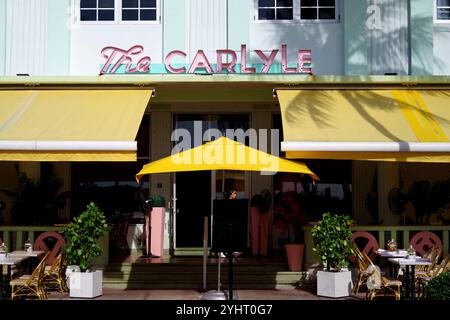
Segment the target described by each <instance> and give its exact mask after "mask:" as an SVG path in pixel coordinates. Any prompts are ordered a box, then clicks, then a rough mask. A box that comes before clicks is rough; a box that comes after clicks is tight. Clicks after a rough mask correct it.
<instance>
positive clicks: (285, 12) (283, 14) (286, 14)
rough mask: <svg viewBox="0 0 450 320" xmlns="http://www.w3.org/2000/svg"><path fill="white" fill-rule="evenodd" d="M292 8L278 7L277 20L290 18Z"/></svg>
mask: <svg viewBox="0 0 450 320" xmlns="http://www.w3.org/2000/svg"><path fill="white" fill-rule="evenodd" d="M292 19H293V17H292V9H278V10H277V20H292Z"/></svg>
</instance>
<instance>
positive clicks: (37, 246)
mask: <svg viewBox="0 0 450 320" xmlns="http://www.w3.org/2000/svg"><path fill="white" fill-rule="evenodd" d="M49 238H54V239H56V243H55V245H54V246H53V248H52V249H50V248H49V247H48V246H47V243H45V241H46V240H47V239H49ZM65 245H66V240H64V237H63V236H62V235H60V234H59V233H58V232H54V231H46V232H43V233H41V234H40V235H39V236H38V237H37V238H36V242H35V243H34V250H38V251H40V250H42V251H50V255H49V257H48V260H47V262H48V264H53V262H54V261H55V259H56V256H57V255H58V254H59V252H60V250H61V247H62V246H65Z"/></svg>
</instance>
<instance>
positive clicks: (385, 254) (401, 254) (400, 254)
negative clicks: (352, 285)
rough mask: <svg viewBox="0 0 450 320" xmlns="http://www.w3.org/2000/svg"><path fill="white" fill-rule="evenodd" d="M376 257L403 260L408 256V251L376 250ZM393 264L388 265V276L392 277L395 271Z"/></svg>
mask: <svg viewBox="0 0 450 320" xmlns="http://www.w3.org/2000/svg"><path fill="white" fill-rule="evenodd" d="M375 253H376V254H377V255H379V256H380V257H382V258H405V257H406V256H407V255H408V251H407V250H406V249H399V250H395V251H389V250H385V249H378V250H377V251H375ZM394 266H395V265H394V264H392V263H391V264H389V276H391V277H392V276H394V274H395V273H396V271H397V270H395V268H394Z"/></svg>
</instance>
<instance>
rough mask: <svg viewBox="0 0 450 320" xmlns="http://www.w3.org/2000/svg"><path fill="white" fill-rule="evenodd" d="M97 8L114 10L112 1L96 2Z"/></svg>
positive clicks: (100, 0)
mask: <svg viewBox="0 0 450 320" xmlns="http://www.w3.org/2000/svg"><path fill="white" fill-rule="evenodd" d="M98 7H99V8H114V0H98Z"/></svg>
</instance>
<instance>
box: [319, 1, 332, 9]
mask: <svg viewBox="0 0 450 320" xmlns="http://www.w3.org/2000/svg"><path fill="white" fill-rule="evenodd" d="M319 6H323V7H334V6H335V1H334V0H319Z"/></svg>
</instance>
